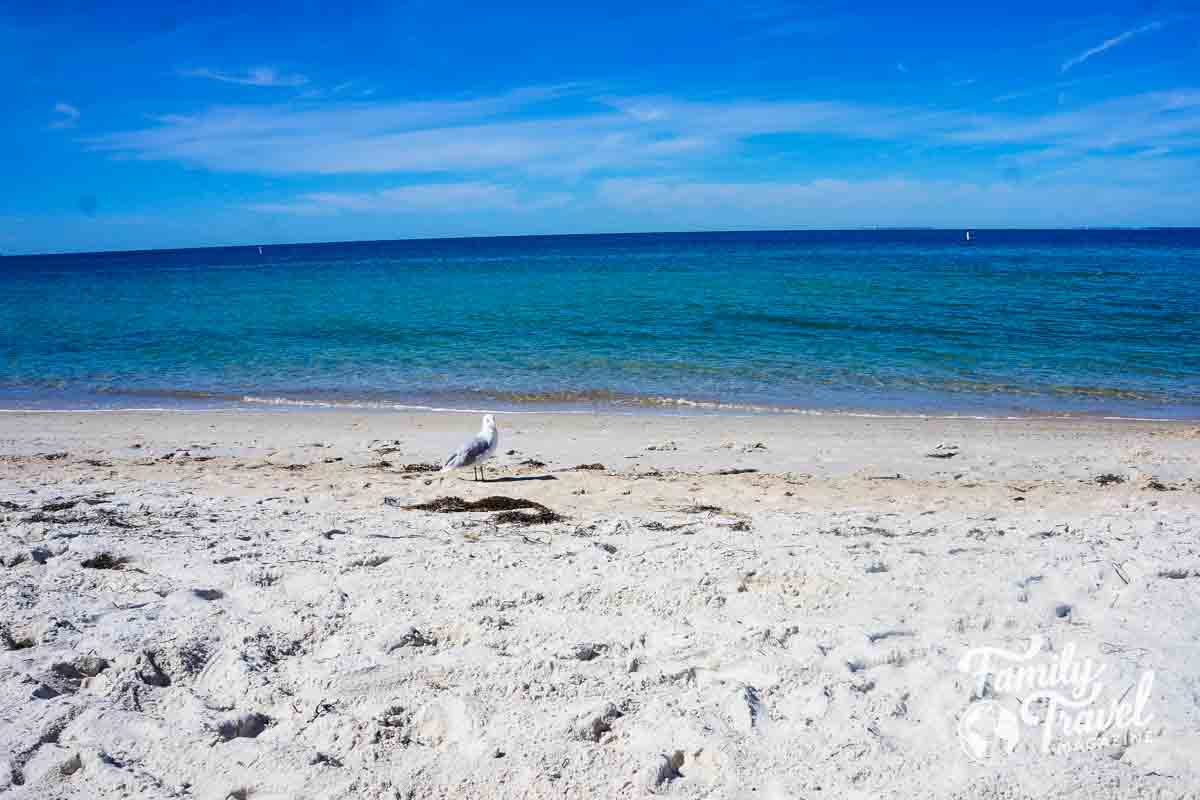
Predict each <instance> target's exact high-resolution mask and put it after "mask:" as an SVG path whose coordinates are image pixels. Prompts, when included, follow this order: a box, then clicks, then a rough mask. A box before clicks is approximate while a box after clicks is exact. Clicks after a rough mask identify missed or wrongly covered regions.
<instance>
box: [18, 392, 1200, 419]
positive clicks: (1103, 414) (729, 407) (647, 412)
mask: <svg viewBox="0 0 1200 800" xmlns="http://www.w3.org/2000/svg"><path fill="white" fill-rule="evenodd" d="M266 410H269V411H274V412H283V413H305V412H321V411H328V412H334V413H372V412H377V413H432V414H503V415H510V416H529V415H539V414H546V415H555V416H614V417H639V416H648V417H729V418H745V419H754V418H758V417H793V418H802V417H815V418H839V417H846V418H852V419H878V420H889V419H892V420H910V419H929V420H979V421H988V420H1012V421H1020V420H1063V421H1070V420H1079V421H1086V420H1095V421H1105V422H1161V423H1170V424H1180V425H1188V424H1200V415H1196V416H1189V415H1186V414H1184V415H1179V416H1141V415H1134V414H1117V413H1111V412H1108V411H1095V412H1081V411H1075V412H1070V411H1064V412H1059V413H1053V412H1045V411H1037V410H1032V409H1031V410H1028V411H1025V412H1021V413H1014V412H999V411H996V412H967V411H963V412H955V411H950V410H947V411H941V412H935V411H920V410H903V409H898V410H895V411H874V410H871V411H868V410H855V409H846V408H813V407H800V406H795V407H789V406H771V405H757V404H740V403H725V402H716V401H713V402H708V401H693V400H686V399H678V400H666V399H659V398H651V399H649V400H648V401H647V402H638V403H630V404H623V403H612V402H605V403H593V404H584V403H577V404H561V405H559V406H558V407H555V404H554V403H552V402H546V403H538V402H525V403H521V402H508V401H499V402H498V403H496V404H494V405H488V404H486V403H484V404H474V405H469V406H468V405H462V406H455V405H434V404H424V403H402V402H391V401H356V400H302V399H294V398H283V397H280V398H258V397H244V398H240V399H229V400H215V401H213V402H211V403H209V402H203V401H195V402H192V403H189V402H186V401H181V402H178V403H174V404H166V405H161V406H121V405H112V406H103V407H72V406H69V405H68V406H62V407H52V408H38V407H26V406H2V405H0V414H103V413H189V414H196V413H206V412H222V413H240V412H254V411H266Z"/></svg>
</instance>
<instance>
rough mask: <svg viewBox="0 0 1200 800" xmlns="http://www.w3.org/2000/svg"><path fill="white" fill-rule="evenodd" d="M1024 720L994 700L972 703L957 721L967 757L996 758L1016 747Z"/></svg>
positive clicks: (974, 758) (983, 759) (1003, 755)
mask: <svg viewBox="0 0 1200 800" xmlns="http://www.w3.org/2000/svg"><path fill="white" fill-rule="evenodd" d="M1020 739H1021V721H1020V720H1019V719H1017V715H1016V714H1015V713H1013V712H1012V711H1010V710H1008V709H1007V708H1005V707H1004V706H1002V705H1001V704H1000V703H997V702H996V701H995V700H983V701H980V702H978V703H973V704H972V705H971V707H970V708H968V709H967V710H966V713H964V714H963V715H962V718H961V719H959V721H958V740H959V743H960V744H961V745H962V749H963V752H964V753H966V754H967V758H969V759H971V760H972V761H977V762H987V761H996V760H998V759H1001V758H1003V757H1005V756H1007V755H1009V754H1010V753H1012V752H1013V751H1014V750H1016V749H1017V742H1018V741H1020Z"/></svg>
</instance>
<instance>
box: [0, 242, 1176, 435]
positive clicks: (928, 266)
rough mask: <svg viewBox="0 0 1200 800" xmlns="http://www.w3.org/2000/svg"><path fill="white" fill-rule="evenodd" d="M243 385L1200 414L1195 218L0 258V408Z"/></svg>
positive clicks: (351, 398)
mask: <svg viewBox="0 0 1200 800" xmlns="http://www.w3.org/2000/svg"><path fill="white" fill-rule="evenodd" d="M246 397H253V398H258V399H274V398H285V399H291V400H328V401H338V402H362V403H381V404H385V405H386V404H391V403H400V404H419V405H424V404H428V405H437V406H458V407H483V406H487V407H511V406H513V405H533V406H540V407H555V408H591V407H594V406H604V407H610V406H612V405H617V406H621V407H631V408H668V409H680V408H682V409H690V408H692V407H691V406H689V405H682V406H681V405H677V404H675V402H674V401H676V400H679V399H684V400H688V401H697V402H702V403H713V404H724V405H725V406H726V407H733V408H738V407H744V406H762V407H775V408H789V409H824V410H832V409H838V410H850V411H865V412H882V413H890V412H896V413H909V412H922V413H924V412H928V413H950V414H954V413H968V414H1027V413H1033V414H1041V413H1054V414H1058V413H1072V414H1075V413H1078V414H1114V415H1129V416H1158V417H1193V418H1194V417H1200V230H1197V229H1191V230H1163V231H1154V230H1144V231H977V232H975V235H974V239H973V241H971V242H967V241H965V240H964V237H963V233H962V232H961V231H853V232H850V231H841V232H832V231H830V232H816V231H813V232H750V233H709V234H644V235H612V236H562V237H512V238H487V239H454V240H427V241H393V242H357V243H345V244H320V245H279V246H276V245H271V246H265V247H264V248H263V252H262V254H261V255H260V254H259V252H258V249H257V248H256V247H237V248H219V249H205V250H181V251H155V252H139V253H107V254H86V255H62V256H30V257H8V258H0V407H7V408H15V407H43V408H44V407H54V408H70V407H97V406H131V407H145V406H161V405H167V404H171V403H200V404H225V403H234V402H241V398H246ZM701 407H708V406H701Z"/></svg>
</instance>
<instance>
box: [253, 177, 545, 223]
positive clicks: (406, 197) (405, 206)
mask: <svg viewBox="0 0 1200 800" xmlns="http://www.w3.org/2000/svg"><path fill="white" fill-rule="evenodd" d="M560 202H564V200H563V196H562V195H559V194H557V193H545V194H536V195H534V194H530V193H527V192H522V191H519V190H517V189H514V188H512V187H510V186H505V185H501V184H495V183H487V182H479V181H464V182H459V183H432V184H412V185H407V186H396V187H393V188H389V189H380V190H375V191H368V192H305V193H303V194H301V195H299V196H297V197H295V198H291V199H288V200H284V201H279V202H269V203H252V204H250V205H249V206H248V208H250V209H251V210H253V211H259V212H263V213H277V214H295V215H301V216H323V215H329V214H339V213H346V212H350V213H355V214H397V213H401V214H402V213H420V212H433V211H436V212H439V213H469V212H473V211H481V210H504V211H534V210H538V209H543V208H547V207H549V206H550V205H554V204H558V203H560Z"/></svg>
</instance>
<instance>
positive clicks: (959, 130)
mask: <svg viewBox="0 0 1200 800" xmlns="http://www.w3.org/2000/svg"><path fill="white" fill-rule="evenodd" d="M773 134H788V135H794V134H801V135H812V136H822V137H829V138H836V139H841V140H846V141H851V142H861V143H869V142H898V143H905V144H912V145H917V146H921V147H960V148H970V149H972V150H973V151H976V152H978V151H979V150H980V148H990V149H994V150H995V151H997V152H998V153H1000V152H1003V151H1005V150H1010V151H1011V150H1025V151H1037V150H1054V151H1055V152H1057V153H1059V154H1060V155H1059V156H1058V157H1057V158H1058V160H1059V161H1061V160H1063V159H1066V158H1071V157H1076V158H1079V157H1083V156H1086V155H1095V154H1098V153H1107V154H1112V155H1121V154H1122V152H1132V151H1135V150H1140V151H1145V150H1149V149H1152V148H1171V149H1173V150H1175V151H1177V152H1195V151H1196V150H1197V149H1200V89H1197V88H1184V89H1177V90H1173V91H1165V92H1149V93H1143V94H1136V95H1129V96H1125V97H1117V98H1113V99H1111V100H1107V101H1104V102H1100V103H1093V104H1090V105H1084V106H1080V107H1078V108H1074V109H1072V110H1070V111H1061V112H1057V113H1045V114H1033V115H1030V114H1025V115H1021V114H1000V113H988V114H981V113H972V112H967V111H960V110H943V109H937V108H928V107H914V106H889V105H883V104H879V105H875V104H866V103H849V102H839V101H813V100H786V99H777V100H750V99H746V100H717V101H699V100H689V99H680V98H674V97H669V96H601V97H596V96H592V95H590V94H587V93H585V92H581V91H577V90H575V89H573V88H570V87H568V88H564V87H530V88H525V89H518V90H514V91H511V92H507V93H504V94H498V95H491V96H483V97H474V98H464V99H454V100H428V101H409V102H394V101H370V100H353V101H351V100H340V99H329V100H325V101H321V102H309V101H303V102H292V103H283V104H247V105H238V106H216V107H212V108H208V109H205V110H202V111H198V112H196V113H192V114H183V115H171V116H164V117H159V118H156V119H154V120H153V121H152V123H151V124H149V125H148V126H145V127H142V128H138V129H133V130H126V131H119V132H116V133H112V134H107V135H104V136H99V137H94V138H92V139H90V140H88V141H87V144H88V145H89V146H90V147H91V148H93V149H95V150H99V151H104V152H109V153H111V154H113V155H114V156H115V157H119V158H134V159H141V160H149V161H175V162H182V163H187V164H190V165H193V166H199V167H202V168H206V169H210V170H213V171H221V172H241V173H248V174H266V175H305V174H307V175H351V174H403V173H409V174H415V175H420V174H424V175H446V176H450V177H451V178H452V179H453V180H456V181H460V182H461V181H487V182H491V183H501V184H509V185H511V184H513V183H514V182H519V181H521V180H528V179H530V178H537V179H561V180H578V179H580V178H584V177H586V176H589V175H598V176H603V177H613V176H616V175H621V174H631V173H640V174H672V173H674V172H678V171H680V170H686V169H696V170H702V169H705V168H707V167H708V166H709V165H712V164H713V163H719V162H718V160H719V159H721V158H724V157H726V156H736V155H737V154H738V152H739V151H744V145H745V144H746V143H748V142H750V141H752V140H753V139H755V137H761V136H765V135H773ZM773 157H774V158H776V159H784V160H789V159H794V160H800V159H803V158H804V157H805V155H804V152H803V151H802V150H798V149H795V148H791V149H783V150H779V151H777V152H775V153H774V154H773ZM306 202H308V203H309V204H310V205H314V204H316V201H315V199H314V198H308V199H307V201H306ZM373 202H374V203H375V204H379V203H380V202H382V198H375V199H374V200H373ZM319 205H320V206H321V207H322V208H325V209H328V208H329V207H330V206H331V205H332V202H331V201H330V199H328V198H327V199H326V200H325V201H324V202H321V203H319Z"/></svg>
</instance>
